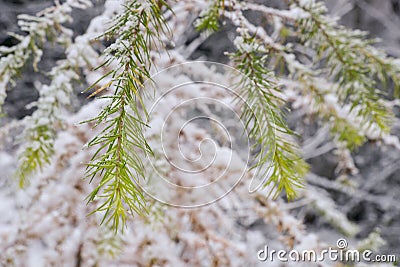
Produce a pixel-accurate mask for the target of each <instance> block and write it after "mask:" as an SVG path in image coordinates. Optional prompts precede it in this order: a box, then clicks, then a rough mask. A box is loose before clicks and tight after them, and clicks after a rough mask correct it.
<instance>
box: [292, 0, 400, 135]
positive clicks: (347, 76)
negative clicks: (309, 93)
mask: <svg viewBox="0 0 400 267" xmlns="http://www.w3.org/2000/svg"><path fill="white" fill-rule="evenodd" d="M292 3H293V4H294V5H295V6H296V7H298V8H301V9H303V10H304V11H305V12H307V13H308V14H309V16H308V17H307V18H302V19H300V20H299V21H298V24H299V29H300V31H301V33H300V36H301V39H302V41H303V42H305V43H306V45H308V46H311V47H312V48H313V49H315V51H316V54H317V55H318V59H319V60H325V61H326V62H327V63H326V66H327V68H328V70H327V74H328V75H329V77H330V78H333V79H335V80H337V81H338V83H339V85H340V87H339V91H338V92H337V93H338V95H339V97H340V100H341V101H343V102H350V103H351V107H352V109H354V108H355V107H358V115H359V116H361V117H363V118H364V121H363V123H365V124H367V125H368V126H369V127H372V126H373V125H376V126H377V127H379V129H380V130H381V131H382V132H383V133H387V132H388V131H389V130H390V121H391V119H392V117H393V115H392V113H391V111H390V110H388V109H387V107H386V106H384V105H383V104H382V103H381V102H380V101H378V100H379V99H380V98H381V97H382V96H381V95H382V94H383V92H381V91H379V90H378V89H377V84H376V82H375V80H374V79H373V78H374V76H375V75H376V74H377V69H376V67H375V66H376V65H377V64H373V66H371V64H368V63H369V62H371V60H373V61H374V63H376V59H377V58H378V54H375V56H374V57H372V58H371V55H370V54H369V53H366V51H367V50H371V51H375V50H376V49H374V48H372V47H371V46H370V43H371V40H368V39H365V35H366V34H365V33H363V32H361V31H352V30H349V29H346V28H344V27H341V26H339V25H337V23H336V21H335V20H333V19H330V18H328V17H326V16H324V13H325V12H326V8H325V6H324V4H323V3H322V2H314V1H309V2H307V3H305V4H303V3H301V2H300V1H298V0H293V1H292ZM382 60H384V59H382ZM366 63H367V64H366ZM381 67H383V65H381ZM380 74H381V75H378V78H379V77H383V76H382V70H381V71H380ZM394 77H395V76H394Z"/></svg>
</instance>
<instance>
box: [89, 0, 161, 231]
mask: <svg viewBox="0 0 400 267" xmlns="http://www.w3.org/2000/svg"><path fill="white" fill-rule="evenodd" d="M158 3H159V5H154V4H153V2H152V1H144V2H143V3H138V2H136V1H132V2H129V3H128V4H126V5H125V9H124V11H123V13H122V14H120V15H119V16H118V17H117V18H116V20H115V21H114V24H113V26H111V28H110V29H109V30H108V31H107V32H106V34H105V35H106V36H108V37H110V38H116V41H115V42H114V44H112V45H111V46H109V47H108V48H107V49H106V51H105V52H106V54H107V57H108V59H107V61H106V65H110V64H112V63H113V62H115V61H117V62H118V63H117V68H115V69H114V70H112V71H111V72H109V73H108V74H107V75H105V76H103V77H102V79H104V78H107V77H111V83H110V87H111V88H114V90H115V91H114V94H113V96H112V97H109V96H105V97H106V98H107V99H108V100H109V104H108V105H107V106H106V107H105V108H104V109H103V110H102V112H101V113H100V114H99V115H98V116H97V117H96V118H93V119H92V120H90V121H93V122H95V125H96V126H97V125H99V124H100V123H105V125H106V126H105V128H104V129H103V130H102V132H101V133H100V134H99V135H98V136H96V137H95V138H94V139H92V140H91V141H90V142H89V146H96V147H97V148H98V149H97V151H96V153H95V154H94V156H93V157H92V159H91V161H90V163H89V164H88V167H87V173H86V176H87V177H88V178H90V181H92V180H93V179H95V178H100V181H99V183H98V185H97V186H96V188H95V189H94V190H93V192H92V193H91V194H90V195H89V196H88V202H92V201H95V200H100V204H99V206H98V207H97V208H96V209H95V210H94V211H93V212H104V217H103V220H102V223H106V224H111V227H112V229H114V230H115V231H118V230H119V229H122V230H123V229H124V226H125V223H126V218H127V214H131V215H134V214H138V215H141V216H143V215H145V214H147V213H148V208H147V203H146V199H145V195H144V193H143V191H142V189H141V188H140V187H139V186H138V182H139V179H144V178H145V177H144V166H143V161H142V158H141V157H142V156H143V155H142V154H141V153H144V154H146V155H151V154H152V150H151V148H150V147H149V145H148V144H147V141H146V139H145V138H144V135H143V130H144V127H147V126H146V124H145V122H146V121H147V112H146V107H145V106H144V104H143V99H142V94H143V92H142V91H141V90H142V83H143V82H144V81H145V80H147V79H149V78H150V74H149V68H150V66H151V59H150V52H149V49H150V47H151V46H155V47H157V45H158V44H159V43H160V42H161V41H160V38H161V36H162V34H165V33H166V32H167V31H168V28H167V27H166V22H165V21H164V18H163V16H162V12H163V11H162V8H163V7H165V8H168V6H167V5H166V3H165V2H164V1H158ZM98 82H99V81H97V83H98Z"/></svg>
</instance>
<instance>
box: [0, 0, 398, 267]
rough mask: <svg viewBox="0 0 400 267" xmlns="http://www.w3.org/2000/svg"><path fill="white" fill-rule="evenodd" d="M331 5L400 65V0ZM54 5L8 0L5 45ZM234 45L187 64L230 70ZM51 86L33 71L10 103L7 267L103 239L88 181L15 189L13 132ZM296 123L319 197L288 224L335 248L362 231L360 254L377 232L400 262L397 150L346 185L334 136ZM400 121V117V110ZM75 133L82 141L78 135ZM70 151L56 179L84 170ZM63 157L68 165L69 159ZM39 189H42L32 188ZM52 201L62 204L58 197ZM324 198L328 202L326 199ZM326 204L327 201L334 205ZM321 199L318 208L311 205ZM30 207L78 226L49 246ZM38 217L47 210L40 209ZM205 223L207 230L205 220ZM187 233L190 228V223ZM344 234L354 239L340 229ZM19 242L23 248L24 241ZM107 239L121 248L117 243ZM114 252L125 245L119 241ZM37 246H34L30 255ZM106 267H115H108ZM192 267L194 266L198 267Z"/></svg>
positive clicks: (197, 55) (333, 0)
mask: <svg viewBox="0 0 400 267" xmlns="http://www.w3.org/2000/svg"><path fill="white" fill-rule="evenodd" d="M255 2H258V3H264V2H268V3H269V4H270V5H272V6H279V5H281V3H280V1H266V0H258V1H255ZM326 2H327V5H328V7H329V10H330V12H331V13H332V14H333V15H335V16H340V17H341V20H340V21H341V23H343V24H344V25H347V26H349V27H352V28H359V29H362V30H367V31H369V32H370V33H371V35H370V36H371V37H378V38H381V39H382V42H381V43H380V44H379V45H380V46H381V47H382V48H384V49H385V50H386V51H387V52H388V53H389V55H391V56H394V57H400V1H399V0H327V1H326ZM50 5H52V1H48V0H35V1H31V0H14V1H7V0H0V45H4V46H12V45H14V44H16V40H15V39H14V38H13V37H10V36H8V35H7V32H15V31H18V28H17V26H16V21H17V15H18V14H21V13H28V14H35V13H36V12H38V11H40V10H42V9H43V8H45V7H47V6H50ZM103 8H104V7H103V2H101V1H97V2H95V5H94V7H93V8H90V9H88V10H83V11H82V10H76V12H74V13H73V18H74V21H73V22H72V25H71V27H73V28H74V29H75V30H76V33H77V34H81V33H84V32H85V30H86V28H87V27H88V25H89V22H90V20H91V18H93V17H95V16H97V15H99V14H101V13H102V12H103ZM247 15H249V17H250V18H251V21H252V22H253V23H257V24H259V25H262V23H263V21H262V18H260V17H258V16H257V15H254V14H253V15H252V14H247ZM231 35H232V33H231V27H230V25H225V26H224V27H223V28H222V30H221V31H220V32H218V33H215V34H213V35H211V36H210V37H208V38H206V39H204V40H203V41H202V42H200V43H198V44H197V45H196V46H195V48H194V49H192V50H188V51H190V54H189V55H187V56H188V57H189V58H190V59H207V60H211V61H217V62H226V60H227V59H226V57H225V55H224V53H223V52H225V51H232V49H233V44H232V37H231ZM197 37H198V33H196V32H195V31H194V29H193V28H192V29H189V30H188V31H186V32H185V36H184V37H182V39H183V40H185V41H186V42H187V44H190V43H191V41H193V40H195V39H196V40H198V39H197ZM48 49H49V51H51V52H50V53H49V54H48V55H46V56H45V57H44V59H43V60H42V63H41V65H42V69H43V70H46V69H47V70H48V69H49V68H50V67H51V66H52V65H53V63H54V62H55V61H56V60H58V59H60V58H62V56H63V54H62V53H60V51H58V49H57V47H52V46H50V45H49V47H48ZM46 79H47V78H46V77H45V76H44V75H43V73H40V72H39V73H35V72H33V69H32V68H31V67H29V68H27V69H26V70H25V72H24V73H23V75H22V76H21V79H20V80H19V81H18V83H17V85H16V88H15V89H13V90H11V91H10V92H9V93H8V96H7V99H6V103H5V112H6V113H7V115H8V117H5V118H0V123H1V125H2V126H3V125H5V126H6V127H10V128H12V130H10V131H9V132H7V134H6V135H2V136H0V173H1V177H0V265H1V264H4V265H1V266H9V265H7V263H5V262H7V261H5V258H7V259H8V258H10V257H11V258H13V257H14V256H12V255H14V254H13V253H16V254H18V253H17V252H18V251H19V249H20V250H21V251H26V250H28V251H30V252H29V253H28V254H29V256H28V258H29V259H30V261H27V262H31V263H32V262H33V263H35V264H34V265H16V266H73V265H71V263H68V264H67V263H63V264H61V265H57V263H56V261H55V262H53V263H52V264H54V265H51V264H50V265H44V264H45V260H43V259H40V257H41V256H40V255H45V254H46V253H44V254H43V253H42V252H40V251H41V250H42V251H43V250H44V251H46V250H52V249H51V248H52V246H56V245H57V244H53V243H52V241H51V240H52V237H51V235H71V236H74V238H72V239H71V240H72V241H71V242H72V243H74V242H76V243H79V240H81V239H82V238H84V239H90V238H93V239H96V238H99V237H98V234H97V233H95V232H94V230H93V229H96V228H95V225H96V223H97V222H98V221H96V220H95V219H86V218H85V214H86V211H87V210H86V209H85V207H84V203H83V198H82V194H81V193H80V191H79V190H81V189H80V188H79V187H80V186H81V183H82V181H80V178H81V177H79V176H77V174H72V176H71V177H69V176H70V175H71V174H69V173H68V171H65V170H64V169H63V170H64V171H62V172H61V175H62V176H65V177H69V178H68V179H63V180H62V182H61V183H55V184H52V182H51V180H52V179H56V177H52V176H51V175H52V174H51V173H52V172H51V171H49V172H48V173H46V174H43V177H46V175H47V176H48V177H47V178H46V179H43V181H40V179H37V180H35V181H34V182H33V184H35V186H36V189H30V191H29V192H28V193H25V192H21V191H18V190H17V189H16V188H15V186H14V184H13V181H12V178H11V175H12V172H13V167H14V166H15V157H14V156H15V149H16V145H15V144H14V141H15V140H14V137H15V136H16V135H17V134H18V132H19V131H20V129H19V128H18V126H16V127H12V126H10V125H12V124H13V123H12V121H13V120H14V119H18V120H19V119H22V118H23V117H24V116H26V115H29V114H30V113H31V112H32V110H29V109H26V105H27V104H28V103H30V102H32V101H34V100H35V99H36V98H37V97H38V93H37V91H36V89H35V85H34V83H35V81H41V82H44V83H45V82H47V80H46ZM85 86H86V84H84V83H83V84H76V87H75V88H76V96H77V97H76V100H75V102H74V108H75V110H79V109H80V107H81V106H82V105H84V104H86V103H87V102H88V100H86V95H82V94H80V91H81V90H82V89H84V88H85ZM297 115H298V114H292V116H291V117H290V118H289V121H290V123H291V125H292V127H293V128H296V129H297V131H298V132H300V134H301V136H302V143H303V148H304V150H305V156H306V158H307V161H308V162H309V163H310V164H311V170H312V174H310V175H309V177H307V179H308V183H309V184H310V185H311V186H312V187H311V188H310V191H309V193H308V194H309V195H310V196H309V197H308V198H307V201H306V202H302V203H294V205H292V206H290V204H289V205H288V207H287V211H285V212H287V217H285V218H292V217H293V218H296V219H295V220H296V223H297V222H303V223H304V225H305V226H306V230H307V232H308V233H313V234H315V235H316V236H318V239H319V240H322V241H323V242H328V243H329V242H331V243H334V242H335V240H337V239H338V238H339V237H341V236H342V233H343V232H345V233H346V231H347V232H351V231H352V230H354V231H355V228H356V226H355V225H358V227H359V229H358V230H359V231H356V232H357V234H356V235H355V236H354V237H349V240H353V243H354V244H355V243H356V240H362V239H365V238H367V237H368V235H369V234H370V233H371V232H374V231H378V232H380V235H381V237H382V238H383V239H384V240H385V241H386V243H385V245H383V246H381V248H380V250H379V252H381V253H384V254H396V255H397V256H398V257H399V256H400V206H399V203H400V174H399V173H400V150H398V149H394V148H392V147H383V148H382V147H378V146H377V145H376V144H374V143H371V142H369V143H366V144H365V145H364V146H362V147H361V148H360V149H359V150H358V151H356V152H355V153H354V159H355V162H354V163H355V166H356V167H357V168H358V170H359V172H358V173H354V174H353V175H351V178H348V177H345V176H339V177H338V175H337V173H336V171H335V170H336V168H337V165H338V163H339V162H338V156H337V155H336V154H335V152H334V151H331V150H329V149H327V150H326V151H324V149H322V150H320V149H318V148H317V146H319V145H321V144H322V143H324V141H325V137H326V133H324V132H323V131H317V132H316V129H314V128H313V126H312V124H311V126H310V124H308V123H304V122H302V121H299V120H298V119H297ZM397 115H400V110H397ZM78 117H79V115H78ZM71 123H72V122H71ZM72 124H73V123H72ZM73 131H78V132H79V130H73ZM393 133H394V134H395V135H397V136H400V124H395V125H394V127H393ZM68 134H70V133H65V135H68ZM80 135H83V136H84V135H85V132H84V131H83V130H81V132H79V133H78V136H80ZM74 138H76V137H74ZM82 138H83V140H84V139H85V138H84V137H82ZM64 141H65V142H64ZM64 141H63V140H59V141H58V143H57V146H58V147H60V149H59V154H58V156H59V162H56V163H54V164H55V166H53V168H56V169H57V168H58V166H57V164H60V165H61V166H62V165H63V164H64V163H65V162H63V157H70V158H71V157H72V158H73V160H72V163H71V162H69V163H68V164H78V163H80V162H81V161H84V160H85V159H84V157H83V156H82V157H80V156H77V155H75V153H79V151H80V148H79V144H80V143H82V144H83V143H84V142H82V141H76V140H75V139H73V138H69V137H68V136H66V138H65V139H64ZM63 142H64V143H63ZM63 153H64V154H65V155H62V154H63ZM74 157H75V158H74ZM64 167H65V166H63V168H64ZM49 175H50V176H49ZM63 183H65V184H63ZM84 183H85V182H84ZM50 185H51V186H50ZM35 186H33V188H34V187H35ZM49 186H50V189H48V190H47V191H46V192H47V193H46V194H45V195H44V196H43V195H36V194H37V192H38V191H37V190H39V189H38V188H41V187H49ZM64 187H65V188H64ZM319 189H323V190H324V191H323V192H324V193H321V191H320V190H319ZM35 190H36V191H35ZM68 190H71V191H68ZM52 194H54V196H53V195H52ZM321 195H325V197H323V196H321ZM326 195H327V196H328V197H326ZM313 199H314V202H313V201H312V200H313ZM326 199H332V200H333V201H334V202H332V203H326V202H324V201H326ZM24 200H27V201H33V200H36V201H38V202H39V203H41V202H44V203H47V202H48V201H54V203H53V204H54V207H56V208H53V209H49V210H48V211H43V210H38V211H37V212H35V210H33V211H31V212H30V213H27V214H28V216H32V215H35V214H38V216H39V217H40V216H42V215H40V213H41V212H42V213H43V214H46V212H50V213H51V214H52V216H54V217H55V218H57V217H58V214H59V213H63V212H66V213H68V214H70V216H67V217H66V218H67V219H65V218H63V219H64V220H66V221H62V220H63V219H62V218H61V217H60V221H57V222H56V223H55V225H58V226H56V227H58V228H57V229H59V231H65V233H53V232H52V231H50V232H49V234H48V235H47V236H41V235H42V234H43V233H45V232H46V227H48V226H47V225H46V223H45V222H42V221H40V218H36V217H34V216H33V217H26V216H27V214H25V213H24V210H29V209H30V208H31V205H32V206H33V205H34V204H33V202H30V203H26V202H25V201H24ZM57 201H60V202H61V203H56V202H57ZM63 202H65V203H68V202H70V203H75V204H76V203H79V202H82V204H79V205H80V206H79V208H77V209H76V210H74V207H75V206H74V205H75V204H71V205H69V206H68V205H67V204H65V203H64V204H65V205H67V206H68V207H66V206H65V205H64V204H63ZM22 203H23V204H22ZM24 205H25V206H24ZM76 205H78V204H76ZM331 206H335V207H336V208H337V210H338V211H339V212H341V213H343V214H344V215H345V217H344V218H342V217H340V216H338V217H336V218H335V215H334V214H333V215H332V216H333V217H331V220H332V221H331V222H329V219H327V218H326V217H324V216H322V215H321V214H322V213H323V210H324V209H329V207H331ZM285 207H286V206H285ZM37 208H38V209H40V207H37ZM163 212H165V211H163ZM176 213H177V214H178V215H177V216H179V211H176ZM29 214H30V215H29ZM182 216H183V215H182ZM199 216H200V217H201V216H208V215H207V212H205V211H204V214H202V213H200V215H199ZM285 216H286V215H285ZM16 217H19V218H20V219H19V222H20V223H21V224H20V225H18V226H17V225H15V224H14V223H15V222H14V218H16ZM75 217H77V218H75ZM21 218H22V219H21ZM192 219H193V218H192ZM344 219H346V220H348V221H346V222H344V221H343V220H344ZM49 220H51V219H49ZM81 220H90V222H89V223H88V224H89V225H91V226H90V227H89V226H87V228H86V229H87V230H88V232H87V233H83V232H82V229H80V230H79V231H81V232H79V231H78V230H76V231H75V230H71V228H66V227H65V225H67V224H70V225H71V224H72V225H74V224H78V222H79V221H81ZM188 220H189V219H188ZM199 220H201V218H200V219H199ZM293 220H294V219H293ZM234 221H235V223H236V224H239V225H242V226H243V227H242V229H244V230H248V231H249V233H262V235H261V237H260V236H258V237H253V238H254V240H259V239H260V238H261V240H262V241H263V242H264V243H265V242H267V240H269V238H272V239H273V238H275V237H271V236H274V235H273V234H271V229H272V228H271V226H269V225H268V224H266V223H265V222H264V221H263V220H260V219H257V220H251V219H248V220H244V221H242V220H241V218H234ZM36 222H39V225H35V224H36ZM181 223H183V224H184V222H181ZM287 223H288V224H290V225H291V226H290V227H292V226H293V225H294V223H293V222H287ZM134 224H135V223H134ZM283 224H284V223H283ZM335 224H336V227H335ZM337 224H338V225H337ZM41 225H43V227H45V228H44V229H33V230H30V231H27V230H26V229H28V228H40V227H41ZM137 227H143V229H142V230H140V229H139V231H138V232H136V233H135V234H136V235H139V237H138V239H140V235H142V234H143V233H144V232H146V233H151V232H152V231H153V230H152V228H151V226H148V225H146V224H138V226H137ZM155 227H162V226H155ZM199 227H200V226H199ZM281 227H285V226H281ZM287 227H289V226H287ZM293 227H294V226H293ZM341 227H342V228H346V229H341ZM182 228H184V226H182ZM299 228H301V227H299ZM76 229H78V228H76ZM288 229H289V228H288ZM338 229H339V230H338ZM136 230H137V229H136ZM27 233H29V234H30V235H31V236H24V235H26V234H27ZM35 235H37V236H35ZM134 236H135V235H134ZM15 237H17V238H16V239H15ZM107 238H109V239H112V237H107ZM151 238H153V239H152V240H153V241H149V242H159V243H160V247H161V248H162V247H163V246H165V247H167V246H171V244H170V243H168V242H169V240H168V241H166V240H163V239H162V238H160V237H157V236H153V237H151ZM151 238H150V239H151ZM187 238H188V239H190V237H189V236H187ZM26 239H29V240H41V242H42V243H43V244H45V245H43V244H42V245H38V244H37V243H35V242H33V241H28V242H27V243H26V242H25V241H24V240H26ZM54 240H57V238H56V237H54ZM77 240H78V241H77ZM99 240H100V239H99ZM191 240H192V241H191V242H196V241H193V240H194V238H192V239H191ZM115 242H117V243H118V242H119V241H115ZM132 242H133V241H132ZM163 242H164V243H163ZM199 242H200V241H199ZM257 242H258V241H257ZM304 242H305V243H307V242H314V241H310V240H305V241H304ZM350 242H352V241H350ZM100 243H101V241H98V240H97V239H96V242H93V244H97V245H98V244H100ZM11 244H13V245H11ZM18 244H20V245H21V247H20V248H19V247H18ZM30 244H31V245H32V246H31V247H30ZM74 244H75V243H74ZM125 245H126V243H125ZM130 245H131V246H132V247H136V249H138V248H140V247H141V245H140V244H130ZM11 246H13V249H14V250H12V251H10V247H11ZM127 246H128V245H127ZM26 247H28V248H29V249H27V248H26ZM70 247H73V245H71V244H65V245H64V246H61V247H60V248H59V250H60V251H59V253H60V254H63V253H64V251H65V253H71V254H69V255H68V254H67V255H66V256H64V257H63V258H65V259H67V258H76V259H79V260H76V265H75V266H80V261H82V262H85V263H86V264H87V265H85V264H82V266H97V265H95V264H96V263H95V262H90V261H84V260H85V259H86V258H90V255H89V256H88V255H86V254H90V253H93V254H94V253H95V252H93V251H94V250H96V249H95V248H94V247H90V246H89V247H87V248H85V249H84V250H83V251H84V253H86V254H85V255H81V253H82V252H79V251H80V250H79V251H75V250H73V249H69V248H70ZM78 247H79V246H78ZM32 248H33V249H32ZM79 249H81V248H79ZM139 250H140V249H138V251H139ZM166 250H167V249H166ZM244 250H246V248H244ZM15 251H17V252H15ZM96 251H98V250H96ZM7 253H8V254H7ZM84 253H83V254H84ZM96 253H97V252H96ZM137 253H138V254H137V255H139V254H140V255H142V254H143V253H144V252H140V253H139V252H137ZM146 253H150V252H146ZM146 253H145V254H146ZM153 253H155V254H156V253H157V252H155V251H153ZM158 253H162V251H159V252H158ZM6 254H7V255H6ZM150 254H151V253H150ZM150 254H149V255H150ZM46 255H47V254H46ZM49 255H50V254H49ZM132 255H133V254H132ZM146 255H147V254H146ZM253 255H254V259H256V258H255V257H256V255H255V253H253ZM53 256H54V255H53ZM142 256H143V255H142ZM142 256H141V257H142ZM48 257H50V256H48ZM85 257H86V258H85ZM125 257H126V258H123V259H122V260H121V261H120V263H119V264H120V265H119V264H117V263H114V264H115V266H132V265H130V264H133V265H134V264H137V265H138V266H144V265H140V264H139V263H135V261H133V263H132V262H130V260H129V259H128V258H129V257H128V256H125ZM137 257H138V258H137V261H138V262H140V261H141V259H140V257H139V256H137ZM55 258H56V257H55ZM81 258H82V259H81ZM93 258H95V257H93ZM71 261H74V262H75V260H71ZM124 261H125V262H124ZM171 261H172V260H171ZM10 262H11V261H10ZM121 262H122V263H121ZM177 262H178V261H177ZM42 264H43V265H42ZM46 264H48V263H46ZM99 264H100V263H99ZM110 264H111V263H110ZM159 265H160V266H162V265H163V264H162V263H159ZM101 266H111V265H107V264H104V265H101ZM113 266H114V265H113ZM188 266H190V264H189V265H188ZM221 266H224V264H221ZM238 266H240V264H238Z"/></svg>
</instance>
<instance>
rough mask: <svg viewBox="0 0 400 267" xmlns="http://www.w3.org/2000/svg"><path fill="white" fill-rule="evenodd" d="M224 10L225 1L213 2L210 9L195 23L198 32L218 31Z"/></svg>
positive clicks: (214, 0) (217, 0) (213, 0)
mask: <svg viewBox="0 0 400 267" xmlns="http://www.w3.org/2000/svg"><path fill="white" fill-rule="evenodd" d="M224 10H225V0H211V1H210V3H209V7H208V9H206V10H204V11H203V12H202V13H201V14H200V16H199V18H198V19H197V21H196V22H195V26H196V30H197V31H205V32H208V33H213V32H216V31H218V29H219V27H220V17H221V14H223V12H224Z"/></svg>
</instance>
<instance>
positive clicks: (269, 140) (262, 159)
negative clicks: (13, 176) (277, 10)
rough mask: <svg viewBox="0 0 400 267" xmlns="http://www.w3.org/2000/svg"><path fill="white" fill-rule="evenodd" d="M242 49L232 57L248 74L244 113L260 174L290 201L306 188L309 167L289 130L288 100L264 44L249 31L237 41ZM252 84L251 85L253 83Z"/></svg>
mask: <svg viewBox="0 0 400 267" xmlns="http://www.w3.org/2000/svg"><path fill="white" fill-rule="evenodd" d="M235 44H236V47H237V48H238V50H237V51H236V52H235V53H233V54H231V58H232V60H233V61H234V63H235V66H236V67H237V68H238V69H239V70H240V71H241V72H243V74H245V76H246V79H244V80H242V81H241V84H240V86H241V87H242V88H241V92H240V95H241V96H242V97H244V99H245V100H246V102H247V105H246V106H244V107H243V108H244V111H243V114H242V117H243V119H244V120H245V121H246V123H247V126H248V128H249V133H250V136H249V137H250V138H251V139H252V140H254V141H255V146H254V148H258V149H259V152H257V154H256V164H255V165H254V168H257V170H258V171H257V172H256V175H257V176H259V177H258V178H260V179H262V180H263V186H264V187H267V186H270V190H271V191H270V192H271V193H273V194H274V197H276V196H278V194H279V193H280V192H282V191H285V193H286V195H287V197H288V198H289V199H293V198H294V197H295V196H296V190H297V189H298V188H299V187H302V178H303V176H304V175H305V173H306V171H307V164H306V163H305V162H304V161H303V160H302V159H301V156H300V154H299V148H298V147H297V145H296V143H295V142H294V140H293V137H294V136H295V133H294V132H293V131H292V130H291V129H290V128H289V126H288V125H287V122H286V120H285V118H284V115H283V112H282V109H283V108H284V106H285V100H284V99H283V98H282V97H281V91H280V88H279V87H278V86H277V85H276V84H275V82H274V80H273V74H272V72H271V71H269V70H268V67H267V66H266V62H267V53H266V52H267V51H266V50H265V49H264V46H263V45H262V42H260V40H258V39H257V38H255V37H250V36H249V35H248V34H247V33H246V32H245V33H243V34H242V36H241V37H237V39H236V41H235ZM249 81H250V82H249Z"/></svg>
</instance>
